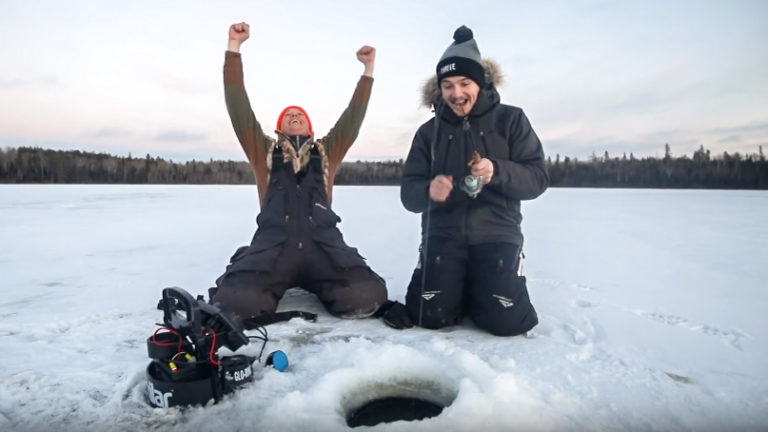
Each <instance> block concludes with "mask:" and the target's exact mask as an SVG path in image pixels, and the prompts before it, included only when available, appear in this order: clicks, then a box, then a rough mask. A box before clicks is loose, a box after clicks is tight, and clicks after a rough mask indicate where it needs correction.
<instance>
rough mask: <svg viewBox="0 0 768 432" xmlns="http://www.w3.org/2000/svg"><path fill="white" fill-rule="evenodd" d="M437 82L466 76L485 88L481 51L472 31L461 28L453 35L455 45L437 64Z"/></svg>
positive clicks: (449, 48) (464, 27) (447, 50)
mask: <svg viewBox="0 0 768 432" xmlns="http://www.w3.org/2000/svg"><path fill="white" fill-rule="evenodd" d="M436 70H437V82H438V83H440V81H442V80H443V78H446V77H450V76H457V75H461V76H465V77H467V78H469V79H471V80H472V81H474V82H476V83H477V85H478V86H480V88H483V87H485V70H484V69H483V59H482V57H481V56H480V49H478V48H477V42H475V39H474V35H473V34H472V30H470V29H469V28H468V27H466V26H461V27H459V28H457V29H456V31H455V32H454V33H453V43H452V44H451V45H450V46H449V47H448V49H446V50H445V52H444V53H443V56H442V57H440V61H438V62H437V69H436Z"/></svg>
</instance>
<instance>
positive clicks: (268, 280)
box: [211, 241, 387, 318]
mask: <svg viewBox="0 0 768 432" xmlns="http://www.w3.org/2000/svg"><path fill="white" fill-rule="evenodd" d="M327 249H328V246H327V245H323V246H321V245H319V244H317V243H316V242H314V241H309V242H305V243H303V244H302V247H301V248H300V249H299V248H296V247H291V246H289V245H287V244H282V245H275V246H272V247H268V248H266V249H261V248H260V247H259V246H258V245H257V246H256V247H254V246H253V245H251V246H250V247H243V248H240V249H239V250H238V251H237V252H236V253H235V255H234V256H233V257H232V259H231V263H230V265H229V266H228V269H227V272H226V273H224V275H222V276H221V277H220V278H219V279H218V280H217V281H216V285H217V289H216V290H215V295H214V296H213V298H212V299H211V301H212V302H214V303H215V302H218V303H220V304H221V305H222V306H224V307H225V308H226V309H227V310H230V311H233V312H235V313H237V314H238V315H240V316H241V317H250V316H260V315H264V314H268V313H272V312H275V311H276V309H277V304H278V302H279V301H280V299H281V298H282V297H283V295H284V294H285V292H286V291H287V290H288V289H289V288H291V287H301V288H303V289H304V290H306V291H309V292H311V293H313V294H315V295H317V297H318V298H319V299H320V301H321V302H322V303H323V305H324V306H325V308H326V310H327V311H328V312H329V313H331V314H332V315H334V316H337V317H340V318H364V317H368V316H370V315H373V313H374V312H376V310H378V308H379V306H381V305H382V304H384V303H385V302H386V301H387V288H386V284H385V283H384V280H383V279H382V278H381V277H379V275H377V274H376V273H375V272H374V271H373V270H371V269H370V267H368V266H367V265H356V266H353V267H348V268H344V267H341V266H339V265H338V264H337V261H338V260H344V259H345V258H344V257H343V256H341V257H336V259H334V257H333V255H332V254H337V255H348V256H349V255H350V254H353V255H357V251H356V250H355V249H354V248H350V247H348V246H346V249H339V250H331V251H330V252H329V251H328V250H327ZM357 256H358V257H359V255H357ZM359 259H360V261H362V258H359Z"/></svg>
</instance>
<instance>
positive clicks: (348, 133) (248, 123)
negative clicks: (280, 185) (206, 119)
mask: <svg viewBox="0 0 768 432" xmlns="http://www.w3.org/2000/svg"><path fill="white" fill-rule="evenodd" d="M372 86H373V78H371V77H367V76H361V77H360V80H359V81H358V83H357V87H356V88H355V92H354V94H353V95H352V100H350V101H349V105H348V106H347V109H345V110H344V112H343V113H342V114H341V117H339V119H338V120H337V121H336V124H335V125H334V126H333V128H332V129H331V130H330V131H329V132H328V134H327V135H326V136H325V137H323V138H321V139H318V140H315V139H314V137H310V139H309V140H308V141H307V142H305V143H304V144H302V146H301V147H299V150H298V151H296V150H295V149H294V147H293V146H292V145H291V143H290V142H289V141H288V137H287V136H285V135H284V134H283V133H281V132H279V131H275V133H276V134H277V139H275V138H272V137H269V136H267V135H265V134H264V132H263V130H262V129H261V125H260V124H259V122H258V121H257V120H256V117H255V116H254V114H253V110H252V109H251V104H250V102H249V100H248V94H247V93H246V92H245V87H244V85H243V62H242V58H241V56H240V53H237V52H233V51H227V52H226V53H225V55H224V98H225V100H226V103H227V111H228V112H229V117H230V119H231V120H232V127H233V128H234V129H235V134H237V138H238V140H239V141H240V145H241V146H242V147H243V150H244V151H245V154H246V156H247V157H248V161H249V162H250V164H251V169H252V170H253V176H254V178H255V179H256V186H257V188H258V190H259V204H260V205H263V204H264V198H265V197H266V196H267V187H268V186H269V176H270V169H271V165H272V152H273V150H274V149H275V146H280V147H281V149H282V150H283V154H284V159H285V160H284V162H287V163H291V164H293V168H294V171H295V172H299V171H301V170H303V169H304V168H305V167H306V165H307V162H308V161H309V157H308V155H309V149H310V148H311V147H312V145H316V146H317V148H318V149H319V151H320V154H321V156H322V161H323V180H324V182H325V189H326V193H327V194H328V201H329V202H330V201H331V199H332V192H333V181H334V179H335V177H336V170H337V169H338V167H339V165H340V164H341V161H342V159H344V155H346V154H347V151H348V150H349V148H350V147H352V143H353V142H354V141H355V138H357V134H358V132H359V131H360V126H361V125H362V123H363V118H365V111H366V109H367V108H368V100H369V99H370V97H371V87H372Z"/></svg>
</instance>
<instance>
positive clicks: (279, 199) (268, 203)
mask: <svg viewBox="0 0 768 432" xmlns="http://www.w3.org/2000/svg"><path fill="white" fill-rule="evenodd" d="M273 188H274V189H273ZM285 194H286V191H285V188H280V187H276V186H275V185H271V186H270V191H269V193H268V194H267V198H266V199H265V200H264V206H263V207H262V208H261V209H260V211H259V215H258V216H256V225H258V226H259V229H261V228H274V227H281V226H284V225H285V215H286V214H287V213H286V208H285V201H286V196H285Z"/></svg>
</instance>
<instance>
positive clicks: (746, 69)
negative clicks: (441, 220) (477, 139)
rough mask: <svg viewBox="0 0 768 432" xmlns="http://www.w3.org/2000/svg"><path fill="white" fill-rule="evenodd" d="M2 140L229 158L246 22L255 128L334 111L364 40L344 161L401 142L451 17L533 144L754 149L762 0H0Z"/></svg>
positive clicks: (764, 88)
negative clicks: (285, 113) (367, 65)
mask: <svg viewBox="0 0 768 432" xmlns="http://www.w3.org/2000/svg"><path fill="white" fill-rule="evenodd" d="M0 10H1V11H2V13H0V58H1V59H2V62H1V63H0V148H4V147H18V146H39V147H44V148H53V149H68V150H75V149H77V150H86V151H95V152H104V153H110V154H115V155H121V156H125V155H128V154H132V155H134V156H144V155H145V154H151V155H152V156H158V157H163V158H167V159H168V158H170V159H173V160H177V161H184V160H191V159H197V160H208V159H211V158H213V159H225V160H245V156H244V155H243V153H242V151H241V149H240V146H239V144H238V143H237V141H236V137H235V134H234V132H233V131H232V128H231V124H230V122H229V119H228V116H227V113H226V108H225V106H224V96H223V89H222V77H221V69H222V65H223V61H224V51H225V50H226V44H227V32H228V28H229V25H230V24H232V23H236V22H242V21H244V22H247V23H249V24H250V25H251V37H250V39H249V40H248V41H246V42H245V44H244V45H243V46H242V49H241V52H242V53H243V62H244V70H245V85H246V90H247V91H248V94H249V98H250V100H251V103H252V105H253V110H254V113H255V115H256V118H257V119H258V120H259V121H260V122H261V123H262V125H264V126H265V130H267V131H270V130H272V128H273V125H274V124H275V122H276V117H277V115H278V114H279V112H280V111H281V110H282V109H283V108H284V107H285V106H287V105H300V106H302V107H304V108H305V109H306V110H307V111H308V113H309V116H310V118H311V120H312V124H313V128H314V129H315V133H316V134H317V136H318V137H321V136H323V135H325V133H326V132H327V131H328V130H329V129H330V128H331V127H332V125H333V124H334V123H335V121H336V119H337V118H338V116H339V115H340V114H341V112H342V111H343V109H344V108H345V107H346V104H347V103H348V101H349V98H350V97H351V95H352V91H353V89H354V85H355V83H356V81H357V79H358V77H359V75H360V74H362V71H363V66H362V64H361V63H359V62H358V61H357V59H356V58H355V52H356V51H357V49H358V48H360V47H361V46H362V45H365V44H367V45H372V46H374V47H375V48H376V49H377V57H376V65H375V70H374V77H375V83H374V87H373V93H372V96H371V100H370V103H369V107H368V114H367V117H366V119H365V122H364V124H363V127H362V130H361V132H360V135H359V137H358V140H357V142H356V143H355V145H354V147H353V148H352V149H351V150H350V152H349V153H348V155H347V159H346V160H390V159H400V158H405V157H406V156H407V153H408V149H409V148H410V144H411V140H412V138H413V135H414V133H415V131H416V130H417V128H418V127H419V125H420V124H422V123H423V122H425V121H427V120H428V119H429V118H430V116H431V113H430V111H429V110H428V109H426V108H424V107H420V88H421V84H422V83H423V82H424V81H425V80H426V79H429V78H431V77H432V76H434V68H435V65H436V63H437V60H438V59H439V58H440V56H441V55H442V53H443V51H444V50H445V49H446V48H447V47H448V45H449V44H450V43H451V42H452V35H453V32H454V30H455V29H456V28H457V27H459V26H460V25H467V26H468V27H470V28H471V29H472V30H473V32H474V35H475V39H476V41H477V43H478V45H479V48H480V50H481V53H482V55H483V56H484V57H488V58H491V59H494V60H496V61H497V62H498V63H499V64H500V65H501V68H502V71H503V73H504V76H505V83H504V85H503V86H501V87H500V88H499V91H500V93H501V96H502V102H504V103H507V104H510V105H515V106H519V107H521V108H523V109H524V110H525V112H526V114H527V116H528V117H529V119H530V120H531V123H532V125H533V127H534V129H535V131H536V132H537V134H538V136H539V137H540V138H541V141H542V143H543V146H544V151H545V153H546V154H547V155H548V156H550V157H552V158H553V159H554V157H555V156H556V155H561V157H562V156H571V157H580V158H586V157H589V156H590V155H592V154H597V155H599V156H602V155H603V154H604V153H605V152H606V151H607V152H609V154H610V155H611V156H620V155H622V154H629V153H632V154H634V155H635V156H661V155H663V154H664V146H665V144H669V146H670V149H671V152H672V155H673V156H680V155H683V154H688V155H690V154H692V152H693V151H695V150H696V149H698V148H699V147H700V146H704V147H705V148H706V149H709V150H710V151H712V152H713V153H715V154H721V153H722V152H724V151H727V152H729V153H734V152H740V153H742V154H756V153H758V151H759V148H760V146H763V147H764V148H766V150H768V104H767V103H766V101H767V100H768V78H766V76H768V50H767V49H765V47H766V46H767V45H768V26H766V25H765V23H766V22H768V3H767V2H765V1H762V0H753V1H750V0H736V1H725V0H720V1H712V0H704V1H701V0H696V1H689V0H678V1H674V2H667V1H656V0H654V1H596V0H583V1H554V0H548V1H541V2H528V1H483V0H480V1H473V2H457V1H451V0H443V1H418V2H412V1H405V0H393V1H387V2H384V1H348V0H339V1H308V0H306V1H305V0H296V1H290V2H276V1H244V0H229V1H219V2H215V3H214V2H203V1H173V0H171V1H163V2H157V1H148V0H137V1H133V2H127V3H126V2H119V3H118V2H103V1H85V0H74V1H68V2H59V1H52V0H40V1H21V0H18V1H13V0H0Z"/></svg>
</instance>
